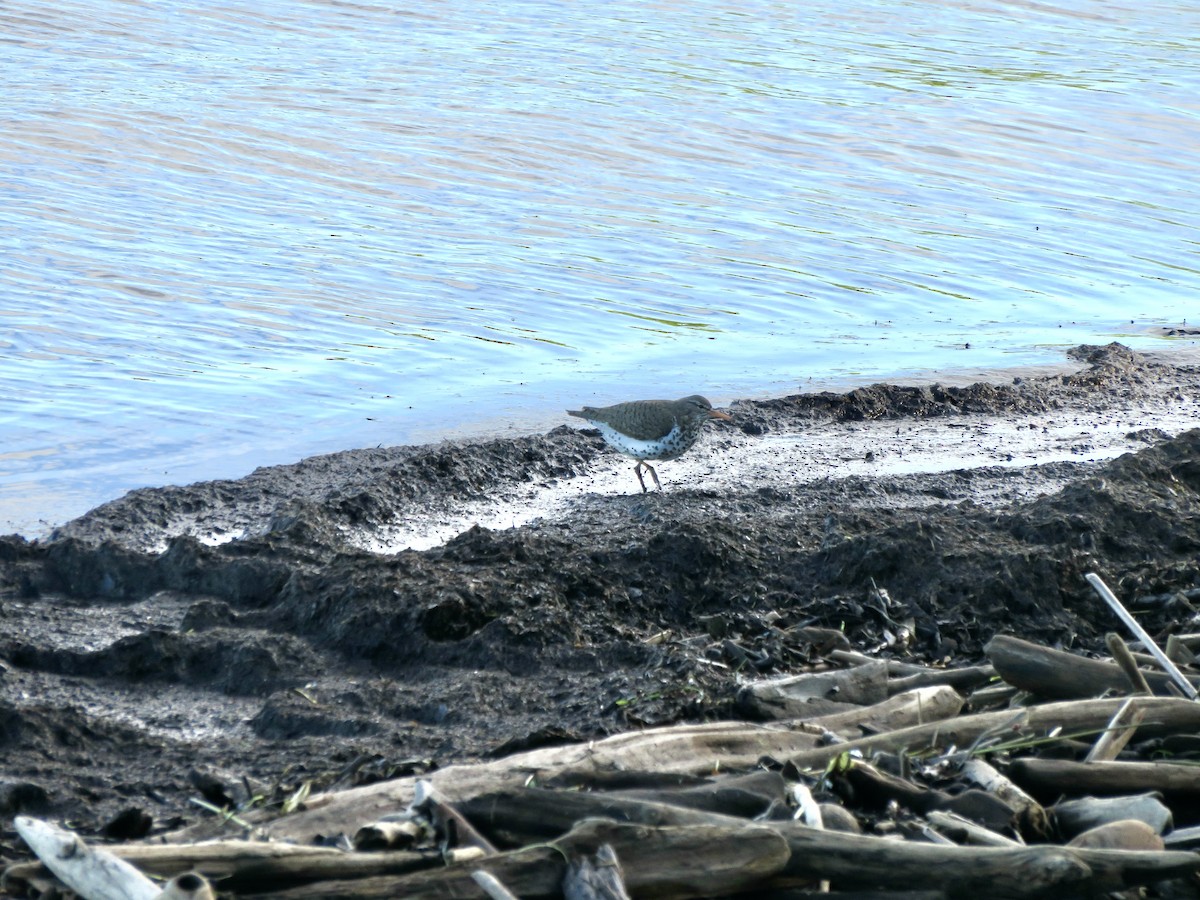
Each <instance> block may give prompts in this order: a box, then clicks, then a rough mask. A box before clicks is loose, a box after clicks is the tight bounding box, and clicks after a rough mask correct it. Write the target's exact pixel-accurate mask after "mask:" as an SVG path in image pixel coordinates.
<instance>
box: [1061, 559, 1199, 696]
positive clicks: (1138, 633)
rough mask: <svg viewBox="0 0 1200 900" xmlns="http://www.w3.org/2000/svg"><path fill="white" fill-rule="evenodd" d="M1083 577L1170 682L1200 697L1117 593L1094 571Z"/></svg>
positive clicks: (1188, 693)
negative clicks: (1147, 651) (1160, 667)
mask: <svg viewBox="0 0 1200 900" xmlns="http://www.w3.org/2000/svg"><path fill="white" fill-rule="evenodd" d="M1083 577H1084V578H1085V579H1087V582H1088V584H1090V585H1091V586H1092V588H1093V589H1094V590H1095V591H1096V593H1097V594H1099V595H1100V597H1101V598H1102V599H1103V600H1104V602H1105V603H1107V604H1108V607H1109V609H1111V610H1112V611H1113V612H1115V613H1116V614H1117V618H1118V619H1120V620H1121V621H1122V622H1123V623H1124V624H1125V627H1126V628H1128V629H1129V630H1130V631H1131V632H1133V634H1134V636H1135V637H1137V639H1138V640H1140V641H1141V642H1142V646H1144V647H1145V648H1146V649H1147V650H1149V651H1150V655H1151V656H1153V657H1154V658H1155V659H1156V660H1157V661H1158V664H1159V665H1160V666H1162V668H1163V671H1165V672H1166V673H1167V675H1169V676H1170V678H1171V683H1172V684H1173V685H1175V686H1176V687H1177V688H1178V689H1179V690H1181V691H1182V692H1183V695H1184V696H1185V697H1187V698H1188V699H1189V700H1196V699H1200V694H1198V693H1197V691H1196V685H1195V684H1194V683H1193V682H1192V681H1191V680H1189V679H1188V678H1187V677H1186V676H1185V675H1184V674H1183V673H1182V672H1181V671H1179V667H1178V666H1176V665H1175V663H1174V662H1172V661H1171V659H1170V658H1169V657H1168V656H1167V654H1165V653H1163V651H1162V649H1161V648H1160V647H1159V646H1158V644H1156V643H1154V639H1153V638H1152V637H1150V634H1149V633H1148V632H1147V631H1146V629H1145V628H1143V627H1142V626H1141V623H1139V622H1138V620H1137V619H1136V618H1134V617H1133V615H1132V614H1131V613H1130V612H1129V610H1127V609H1126V608H1125V606H1124V604H1122V603H1121V601H1120V600H1119V599H1117V595H1116V594H1114V593H1113V592H1112V591H1111V590H1110V589H1109V587H1108V585H1107V584H1105V583H1104V580H1103V579H1102V578H1101V577H1100V576H1099V575H1097V574H1096V573H1095V572H1088V573H1087V574H1086V575H1084V576H1083Z"/></svg>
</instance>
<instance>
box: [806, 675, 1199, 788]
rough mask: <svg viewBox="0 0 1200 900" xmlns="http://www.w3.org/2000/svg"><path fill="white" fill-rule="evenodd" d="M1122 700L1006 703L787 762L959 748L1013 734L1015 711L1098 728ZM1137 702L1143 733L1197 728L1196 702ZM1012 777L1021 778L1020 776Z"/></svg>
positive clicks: (1045, 726)
mask: <svg viewBox="0 0 1200 900" xmlns="http://www.w3.org/2000/svg"><path fill="white" fill-rule="evenodd" d="M1123 702H1124V698H1123V697H1115V698H1109V699H1101V700H1076V701H1072V702H1063V703H1047V704H1044V705H1042V706H1031V707H1029V708H1027V709H1023V710H1020V711H1018V712H1016V713H1015V714H1014V711H1013V710H1011V709H1009V710H1002V711H1000V712H987V713H976V714H975V715H970V716H960V717H959V718H957V719H953V720H951V721H948V722H935V723H932V724H929V725H914V726H912V727H909V728H902V729H899V730H897V731H893V732H890V733H888V734H878V735H871V736H869V737H864V738H859V739H858V740H854V741H847V742H846V743H844V744H834V745H832V746H829V747H817V748H814V749H812V750H805V751H803V752H801V753H797V754H794V755H793V756H792V757H790V759H789V762H791V763H792V764H793V765H794V766H796V767H797V768H799V769H813V768H824V767H825V766H826V765H828V764H829V762H830V760H832V759H833V758H834V757H836V756H838V755H839V754H841V753H845V752H847V751H850V750H860V751H862V752H863V753H871V752H875V751H887V752H892V751H899V750H915V749H917V748H921V747H927V746H929V745H931V744H936V745H938V746H943V747H945V746H948V745H951V744H953V745H955V746H957V747H960V748H963V747H968V746H970V745H971V744H972V743H973V742H974V741H976V740H978V739H979V738H980V737H982V736H983V735H985V734H988V733H989V732H1004V736H1005V737H1015V736H1016V734H1017V733H1018V729H1016V727H1015V725H1014V718H1015V717H1019V724H1020V730H1021V731H1025V732H1035V733H1043V732H1047V731H1049V730H1050V729H1053V728H1062V729H1063V730H1064V731H1066V732H1068V733H1070V732H1077V731H1099V730H1101V729H1102V728H1104V727H1105V725H1107V724H1108V721H1109V720H1110V719H1111V718H1112V716H1113V714H1114V713H1115V712H1116V711H1117V710H1118V709H1119V708H1120V706H1121V704H1122V703H1123ZM1142 703H1143V704H1144V705H1143V709H1145V711H1146V719H1145V721H1144V722H1143V724H1142V727H1141V731H1142V733H1144V734H1163V733H1170V732H1172V731H1188V730H1191V731H1195V730H1196V729H1198V728H1200V704H1197V703H1191V702H1189V701H1187V700H1181V699H1179V698H1173V697H1147V698H1145V699H1144V700H1143V701H1142ZM1110 765H1117V764H1116V763H1111V764H1110ZM1014 780H1015V781H1018V783H1020V780H1019V779H1015V778H1014ZM1131 793H1132V792H1131Z"/></svg>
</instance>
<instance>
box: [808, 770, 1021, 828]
mask: <svg viewBox="0 0 1200 900" xmlns="http://www.w3.org/2000/svg"><path fill="white" fill-rule="evenodd" d="M829 777H830V778H831V779H832V780H834V781H838V782H844V783H846V784H847V785H849V787H850V788H851V790H852V791H853V793H854V797H855V799H856V801H857V802H859V803H861V804H862V805H864V806H866V807H867V808H869V809H883V808H885V807H886V806H887V805H888V804H889V803H897V804H899V805H900V806H901V807H903V808H905V809H909V810H912V811H913V812H916V813H921V814H925V813H928V812H930V811H932V810H945V811H947V812H955V813H958V814H959V815H961V816H965V817H966V818H968V819H971V820H972V821H975V822H978V823H979V824H981V825H984V826H986V827H987V828H990V829H992V830H993V831H999V830H1000V829H1003V828H1008V827H1010V826H1011V825H1012V824H1013V822H1014V820H1015V818H1016V811H1015V810H1014V809H1013V808H1012V807H1011V806H1009V805H1008V804H1006V803H1005V802H1004V801H1003V800H1001V799H999V798H998V797H996V796H995V795H993V794H989V793H987V792H986V791H980V790H974V789H971V790H967V791H962V792H961V793H957V794H948V793H946V792H944V791H938V790H934V789H932V788H924V787H920V786H918V785H915V784H913V783H912V782H910V781H908V780H906V779H903V778H898V777H896V776H895V775H889V774H888V773H886V772H881V771H879V770H878V769H876V768H875V767H874V766H871V765H869V764H867V763H864V762H856V763H853V764H851V765H850V766H848V767H847V768H846V769H845V770H844V771H841V772H837V773H835V774H832V775H830V776H829Z"/></svg>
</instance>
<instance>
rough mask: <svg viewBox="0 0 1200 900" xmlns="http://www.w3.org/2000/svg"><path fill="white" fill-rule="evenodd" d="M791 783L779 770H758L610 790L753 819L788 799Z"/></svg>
mask: <svg viewBox="0 0 1200 900" xmlns="http://www.w3.org/2000/svg"><path fill="white" fill-rule="evenodd" d="M786 790H787V783H786V782H785V781H784V780H783V776H782V775H780V774H779V773H778V772H768V771H758V772H751V773H749V774H748V775H728V776H726V777H724V778H718V779H715V780H712V781H708V782H705V783H704V784H698V785H694V786H691V787H680V788H659V789H657V790H650V789H638V788H635V789H632V790H618V791H609V792H608V796H610V797H627V798H629V799H632V800H647V801H650V802H653V803H667V804H670V805H672V806H684V807H687V808H689V809H700V810H707V811H708V812H716V813H723V814H724V815H727V816H738V817H740V818H743V819H753V818H755V817H757V816H761V815H764V814H765V813H767V812H768V811H769V810H770V809H771V808H772V807H775V806H778V805H779V804H780V803H782V802H783V801H784V798H785V797H786V796H787V795H786Z"/></svg>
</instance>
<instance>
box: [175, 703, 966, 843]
mask: <svg viewBox="0 0 1200 900" xmlns="http://www.w3.org/2000/svg"><path fill="white" fill-rule="evenodd" d="M961 706H962V698H961V697H960V696H959V695H958V694H957V692H955V691H954V690H953V689H952V688H948V687H932V688H920V689H918V690H916V691H912V692H909V693H908V694H902V695H899V696H896V697H892V698H889V699H888V700H885V701H884V702H883V703H881V704H878V705H877V706H873V707H864V708H863V709H861V710H857V711H856V712H853V713H839V714H836V715H833V716H827V717H821V718H817V719H810V720H805V721H804V722H801V723H788V725H790V727H785V725H784V724H779V725H773V726H771V727H767V726H763V725H748V724H746V723H744V722H715V723H709V724H705V725H694V726H692V725H688V726H675V727H667V728H651V729H646V730H645V731H640V732H636V733H630V734H618V735H614V736H612V737H609V738H605V739H604V740H602V741H595V742H593V743H589V744H578V745H572V746H568V747H546V748H541V749H538V750H530V751H527V752H525V753H517V754H514V755H512V756H509V757H505V758H504V759H500V760H496V761H494V762H487V763H476V764H467V765H459V766H447V767H445V768H444V769H438V770H437V771H435V772H431V773H429V774H427V775H423V776H420V778H417V777H410V778H399V779H396V780H394V781H387V782H382V783H380V784H374V785H369V786H366V787H360V788H351V789H349V790H345V791H340V792H338V793H335V794H317V795H314V796H312V797H310V798H309V799H308V800H306V801H305V804H304V810H303V811H301V812H298V813H295V814H293V815H291V816H287V817H284V818H282V819H277V820H275V821H273V822H266V823H264V824H263V831H264V832H265V833H266V834H268V835H269V836H271V837H274V838H279V839H284V840H294V841H297V842H298V843H310V842H311V841H312V839H313V837H314V836H316V835H318V834H337V833H338V832H347V833H354V831H355V830H356V829H357V828H358V827H359V826H360V825H361V824H362V823H364V822H372V821H377V820H379V819H381V818H383V817H384V816H385V815H387V814H389V813H394V812H396V811H397V810H399V809H403V808H405V807H407V806H408V805H409V804H410V803H411V802H412V800H413V791H414V788H415V785H416V782H417V781H418V780H420V779H427V780H428V781H429V782H430V783H432V784H433V786H434V787H435V788H436V789H437V790H438V791H439V792H440V793H441V794H442V795H443V796H444V797H445V798H446V799H447V800H449V801H450V802H451V803H454V802H457V801H458V800H460V799H463V798H467V797H471V796H474V795H476V794H480V793H485V792H489V791H496V790H502V789H504V788H508V787H516V786H519V785H522V784H525V783H526V782H528V781H529V780H530V779H533V781H534V783H536V784H541V783H543V782H545V781H547V780H549V779H555V780H559V781H561V780H564V779H572V778H573V779H577V780H579V781H583V782H586V781H587V780H588V779H589V778H590V777H593V776H603V775H605V774H606V773H613V772H638V771H643V772H653V771H658V772H672V773H679V774H693V775H712V774H713V773H715V772H723V771H726V770H738V769H752V768H754V767H755V766H756V765H757V764H758V761H759V760H760V759H762V758H763V757H764V756H766V757H773V758H775V759H786V758H788V757H790V756H792V755H794V754H795V753H796V752H797V751H799V750H806V749H808V748H811V747H815V746H816V745H817V743H818V739H819V735H820V734H822V733H824V732H827V731H833V732H848V731H853V732H859V731H860V730H861V729H860V727H859V726H860V725H862V726H864V727H869V728H873V729H874V728H880V727H883V728H885V729H888V730H890V728H889V725H890V727H891V728H895V727H897V725H898V724H899V723H905V722H929V721H931V720H937V719H939V718H946V717H949V716H953V715H954V714H955V713H956V712H957V711H958V710H959V709H960V708H961ZM798 729H803V730H798ZM246 818H249V819H250V820H251V821H254V820H255V817H254V816H252V815H249V816H246ZM209 827H211V826H209ZM208 833H209V831H208V829H207V828H205V827H202V828H200V829H188V830H185V831H183V832H180V833H179V834H177V835H174V836H173V838H172V839H174V840H187V839H194V838H195V837H196V836H207V834H208Z"/></svg>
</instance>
